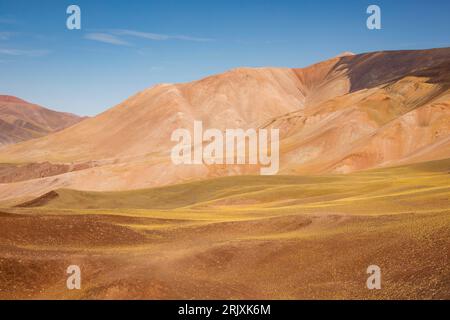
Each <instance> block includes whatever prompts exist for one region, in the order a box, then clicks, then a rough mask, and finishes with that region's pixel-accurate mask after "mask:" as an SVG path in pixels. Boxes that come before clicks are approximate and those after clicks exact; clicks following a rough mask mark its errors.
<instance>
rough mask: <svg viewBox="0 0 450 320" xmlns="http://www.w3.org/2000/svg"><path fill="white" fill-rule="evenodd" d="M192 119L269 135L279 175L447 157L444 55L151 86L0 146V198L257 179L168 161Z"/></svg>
mask: <svg viewBox="0 0 450 320" xmlns="http://www.w3.org/2000/svg"><path fill="white" fill-rule="evenodd" d="M194 120H202V121H203V124H204V127H209V128H218V129H221V130H224V129H225V128H263V127H271V128H279V129H280V139H281V140H280V171H279V173H280V174H317V173H347V172H352V171H357V170H363V169H370V168H376V167H383V166H393V165H397V164H408V163H415V162H422V161H428V160H435V159H444V158H450V48H442V49H430V50H415V51H387V52H374V53H367V54H359V55H350V54H345V55H341V56H338V57H336V58H333V59H330V60H327V61H324V62H321V63H318V64H315V65H312V66H309V67H306V68H302V69H289V68H239V69H234V70H231V71H228V72H225V73H223V74H219V75H214V76H211V77H208V78H205V79H202V80H199V81H194V82H191V83H182V84H162V85H157V86H154V87H152V88H150V89H147V90H145V91H143V92H140V93H138V94H136V95H135V96H133V97H131V98H129V99H127V100H126V101H124V102H122V103H121V104H119V105H117V106H116V107H114V108H112V109H110V110H107V111H106V112H104V113H102V114H100V115H98V116H96V117H93V118H90V119H87V120H85V121H82V122H80V123H78V124H76V125H74V126H72V127H70V128H67V129H65V130H62V131H60V132H57V133H54V134H51V135H49V136H46V137H43V138H40V139H36V140H32V141H28V142H24V143H19V144H16V145H12V146H7V147H4V148H2V149H0V162H2V163H14V166H15V167H14V169H13V173H11V170H9V169H8V170H6V171H4V172H7V173H6V175H7V178H5V174H3V176H2V173H1V172H2V171H1V168H0V179H2V177H3V178H4V179H3V182H6V183H3V184H0V194H3V196H2V197H1V198H2V199H6V198H14V197H18V196H28V195H37V194H43V193H45V192H48V191H50V190H53V189H55V188H61V187H64V188H75V189H82V190H124V189H138V188H145V187H151V186H158V185H167V184H172V183H177V182H181V181H187V180H196V179H204V178H209V177H214V176H223V175H235V174H249V173H257V172H259V170H258V168H256V167H255V166H228V167H223V166H206V165H194V166H186V165H181V166H175V165H173V164H172V162H171V160H170V150H171V148H172V146H173V145H174V142H172V141H171V140H170V137H171V133H172V132H173V130H175V129H177V128H187V129H192V126H193V121H194ZM44 162H50V163H51V165H65V166H67V168H66V169H63V170H59V171H58V170H56V171H57V173H52V174H46V172H48V171H49V170H44V172H43V173H42V174H40V178H39V179H36V176H35V175H27V174H26V173H23V174H17V172H20V170H22V169H23V168H22V167H21V166H20V163H44ZM76 166H78V167H77V169H74V167H76ZM21 168H22V169H21ZM38 171H39V170H38ZM50 171H51V170H50ZM35 172H36V170H35ZM15 177H16V178H15ZM17 177H20V178H17ZM0 181H2V180H0Z"/></svg>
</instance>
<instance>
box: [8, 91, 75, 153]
mask: <svg viewBox="0 0 450 320" xmlns="http://www.w3.org/2000/svg"><path fill="white" fill-rule="evenodd" d="M80 120H82V118H81V117H78V116H76V115H73V114H70V113H65V112H57V111H53V110H49V109H46V108H43V107H41V106H38V105H36V104H31V103H29V102H26V101H24V100H22V99H19V98H16V97H12V96H7V95H0V146H1V145H6V144H11V143H16V142H21V141H25V140H29V139H33V138H38V137H42V136H45V135H47V134H49V133H51V132H55V131H59V130H62V129H64V128H67V127H69V126H71V125H73V124H75V123H77V122H79V121H80Z"/></svg>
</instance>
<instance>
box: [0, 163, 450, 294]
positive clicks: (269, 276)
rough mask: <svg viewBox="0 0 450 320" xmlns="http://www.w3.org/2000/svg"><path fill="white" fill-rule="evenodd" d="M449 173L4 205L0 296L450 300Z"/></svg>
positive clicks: (254, 179)
mask: <svg viewBox="0 0 450 320" xmlns="http://www.w3.org/2000/svg"><path fill="white" fill-rule="evenodd" d="M449 182H450V160H442V161H434V162H428V163H424V164H419V165H410V166H404V167H396V168H388V169H378V170H371V171H365V172H360V173H352V174H348V175H327V176H308V177H301V176H265V177H264V176H239V177H225V178H218V179H212V180H206V181H199V182H192V183H185V184H180V185H175V186H169V187H162V188H154V189H147V190H136V191H127V192H85V191H83V192H82V191H75V190H64V189H62V190H55V191H53V192H50V193H48V194H46V195H44V196H42V197H40V198H37V199H32V200H30V201H26V202H23V203H20V204H17V203H15V205H14V206H12V205H11V203H8V204H7V203H4V204H3V205H2V209H0V298H2V299H25V298H33V299H43V298H56V299H94V298H102V299H124V298H126V299H344V298H345V299H450V264H449V262H450V257H449V254H450V183H449ZM69 265H78V266H80V268H81V272H82V288H81V290H68V289H67V288H66V279H67V277H68V275H67V274H66V269H67V267H68V266H69ZM369 265H378V266H379V267H380V268H381V274H382V288H381V290H368V289H367V287H366V280H367V277H368V276H369V275H368V274H367V273H366V269H367V267H368V266H369Z"/></svg>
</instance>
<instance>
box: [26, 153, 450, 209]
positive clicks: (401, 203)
mask: <svg viewBox="0 0 450 320" xmlns="http://www.w3.org/2000/svg"><path fill="white" fill-rule="evenodd" d="M449 175H450V159H446V160H440V161H432V162H427V163H423V164H418V165H409V166H402V167H395V168H387V169H378V170H371V171H366V172H361V173H353V174H349V175H329V176H308V177H300V176H236V177H224V178H218V179H212V180H205V181H198V182H192V183H186V184H180V185H175V186H168V187H161V188H153V189H143V190H134V191H126V192H87V191H76V190H68V189H61V190H55V191H52V192H50V193H47V194H45V195H43V196H41V197H39V198H36V199H34V200H31V201H28V202H25V203H23V204H21V205H20V206H21V207H44V208H59V209H177V208H179V209H183V210H212V211H215V210H219V211H220V210H226V209H230V208H232V209H233V210H238V211H239V210H243V211H248V210H256V209H258V210H267V211H271V212H273V213H276V212H277V211H280V212H283V213H286V212H289V211H290V210H293V212H297V211H298V210H299V209H302V210H303V211H306V212H307V211H317V210H333V211H334V212H340V211H342V212H344V211H345V212H354V213H358V212H360V213H363V214H366V213H371V212H373V213H375V212H377V213H386V214H388V213H393V212H408V211H410V210H413V211H417V210H419V211H427V210H440V209H448V208H450V184H449Z"/></svg>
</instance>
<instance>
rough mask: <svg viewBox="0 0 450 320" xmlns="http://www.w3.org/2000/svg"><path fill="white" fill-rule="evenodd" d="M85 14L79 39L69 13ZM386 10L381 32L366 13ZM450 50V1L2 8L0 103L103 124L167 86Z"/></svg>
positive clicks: (9, 4) (132, 1)
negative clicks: (337, 60) (148, 91)
mask: <svg viewBox="0 0 450 320" xmlns="http://www.w3.org/2000/svg"><path fill="white" fill-rule="evenodd" d="M70 4H76V5H78V6H79V7H80V8H81V24H82V26H81V27H82V28H81V30H68V29H67V28H66V19H67V17H68V15H67V14H66V9H67V7H68V6H69V5H70ZM370 4H377V5H379V6H380V7H381V19H382V29H381V30H368V29H367V27H366V19H367V17H368V14H366V9H367V7H368V6H369V5H370ZM448 46H450V1H448V0H428V1H423V0H395V1H393V0H386V1H378V0H377V1H375V0H373V1H363V0H358V1H357V0H353V1H349V0H345V1H344V0H340V1H331V0H330V1H321V0H316V1H302V0H290V1H288V0H272V1H264V0H259V1H256V0H239V1H238V0H208V1H204V0H198V1H196V0H158V1H156V0H146V1H143V0H141V1H138V0H124V1H118V0H71V1H66V0H39V1H29V0H0V94H10V95H15V96H18V97H20V98H23V99H25V100H28V101H30V102H34V103H38V104H40V105H42V106H45V107H49V108H51V109H55V110H61V111H68V112H73V113H77V114H80V115H95V114H97V113H100V112H102V111H104V110H106V109H107V108H110V107H112V106H114V105H116V104H118V103H119V102H121V101H122V100H124V99H126V98H127V97H129V96H130V95H132V94H135V93H136V92H138V91H140V90H143V89H145V88H148V87H150V86H152V85H154V84H156V83H161V82H165V83H167V82H185V81H191V80H195V79H199V78H202V77H204V76H207V75H211V74H214V73H220V72H223V71H225V70H227V69H231V68H235V67H240V66H252V67H258V66H284V67H303V66H307V65H309V64H312V63H315V62H318V61H321V60H324V59H327V58H329V57H332V56H335V55H337V54H339V53H341V52H343V51H352V52H354V53H362V52H368V51H376V50H394V49H420V48H434V47H448Z"/></svg>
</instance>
